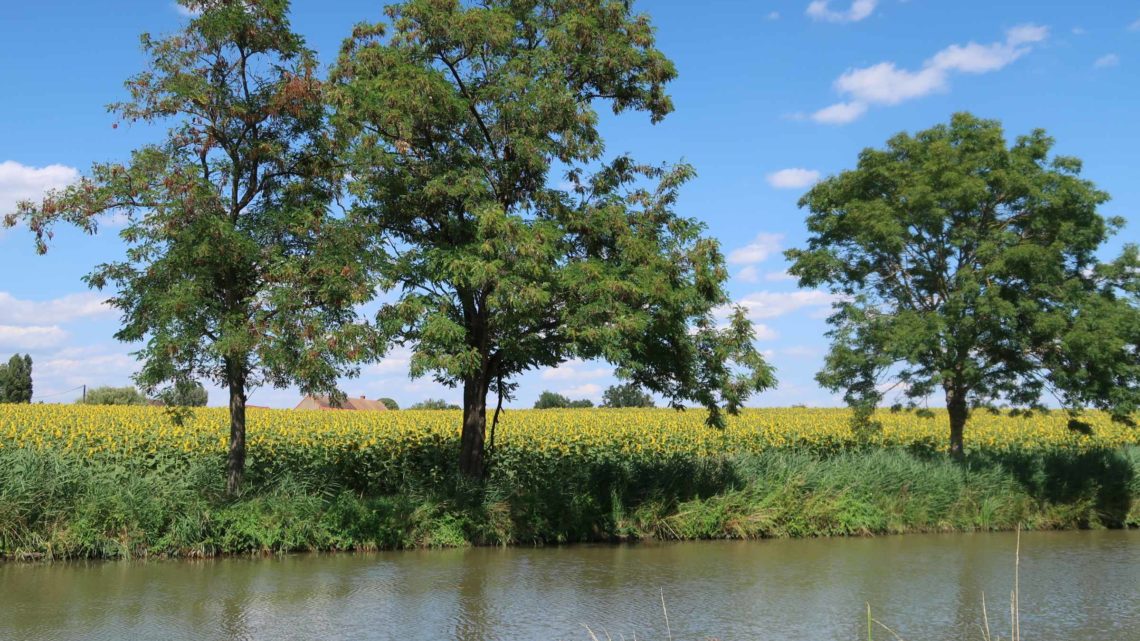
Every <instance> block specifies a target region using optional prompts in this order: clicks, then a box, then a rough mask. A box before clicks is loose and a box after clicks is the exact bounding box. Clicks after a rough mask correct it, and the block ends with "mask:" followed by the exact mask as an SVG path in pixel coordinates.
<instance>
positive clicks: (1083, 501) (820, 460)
mask: <svg viewBox="0 0 1140 641" xmlns="http://www.w3.org/2000/svg"><path fill="white" fill-rule="evenodd" d="M457 417H458V412H448V411H418V412H417V411H401V412H384V413H363V412H336V413H327V412H301V411H277V410H253V411H251V412H250V426H251V429H250V439H249V448H250V459H249V481H250V483H249V486H248V487H247V488H246V489H245V491H243V493H242V494H240V495H239V496H237V497H234V498H227V496H226V492H225V490H226V488H225V478H224V476H223V475H222V474H221V473H220V471H221V469H222V468H223V466H224V464H225V454H226V449H227V439H226V437H227V434H228V432H227V425H228V423H227V419H226V411H225V410H224V409H200V410H196V411H195V412H194V414H193V415H192V416H191V417H190V418H189V419H187V420H185V421H184V422H182V423H181V424H178V423H176V422H174V421H172V420H171V418H170V416H169V415H168V414H166V413H164V412H163V410H162V409H160V408H148V407H87V406H47V405H38V406H36V405H0V553H2V554H3V555H4V556H7V557H15V558H44V557H54V558H61V557H108V558H116V557H131V556H143V555H171V556H183V555H191V556H204V555H214V554H224V553H248V552H269V551H272V552H283V551H297V550H334V549H345V550H347V549H377V548H406V547H418V546H456V545H468V544H495V545H498V544H512V543H523V544H533V543H556V542H575V541H597V540H603V541H604V540H623V539H624V540H635V539H648V538H656V539H700V538H721V537H742V538H743V537H784V536H816V535H843V534H854V535H862V534H874V533H887V532H908V531H930V530H939V531H942V530H979V529H1006V528H1013V527H1015V526H1016V524H1018V523H1023V524H1025V526H1026V527H1029V528H1076V527H1123V526H1140V432H1137V431H1135V430H1131V429H1129V428H1126V427H1124V426H1121V425H1119V424H1116V423H1113V422H1111V421H1110V420H1109V419H1108V417H1107V416H1104V415H1099V414H1091V415H1089V416H1088V417H1087V418H1088V422H1089V424H1090V425H1091V427H1092V433H1091V434H1087V433H1080V432H1074V431H1071V430H1069V429H1068V428H1067V427H1066V424H1067V417H1066V416H1064V415H1062V414H1051V415H1049V414H1037V415H1035V416H1030V417H1009V416H1003V415H990V414H979V415H978V416H976V417H975V419H974V420H973V421H972V423H971V426H972V432H971V435H970V436H971V439H970V442H971V443H972V444H973V447H972V448H971V449H970V451H969V453H968V457H967V459H966V461H965V462H964V463H961V464H960V463H956V462H954V461H951V460H949V459H948V458H947V457H946V456H945V455H944V454H943V452H944V450H945V448H946V443H945V439H944V435H943V424H944V418H945V417H944V416H940V415H938V413H936V414H935V416H934V417H933V418H922V417H921V416H919V415H917V414H915V413H907V412H900V413H889V412H884V413H881V414H880V415H878V416H877V417H876V418H877V419H878V420H879V421H880V422H881V424H882V429H881V430H880V431H878V432H876V433H873V434H870V435H868V436H866V437H864V440H858V439H857V438H856V437H855V436H854V435H853V433H852V432H851V430H850V429H849V424H848V421H849V418H850V414H849V413H848V411H846V410H825V409H772V410H748V411H745V412H744V413H743V414H742V415H741V416H739V417H735V418H733V419H731V420H730V421H729V423H728V425H727V427H726V428H725V429H723V430H717V429H714V428H710V427H708V426H706V425H704V423H703V421H704V416H703V414H702V413H700V412H675V411H672V410H522V411H509V412H507V413H506V414H505V416H504V417H503V420H502V421H501V423H500V425H499V426H498V428H497V430H496V434H495V444H494V449H493V450H492V461H493V462H492V465H491V467H490V469H489V472H488V478H487V480H486V482H485V483H484V484H482V485H480V484H472V483H470V482H467V481H463V480H461V476H460V475H459V474H458V473H457V469H456V463H455V456H454V452H455V451H456V449H457V448H458V446H459V441H458V439H459V431H458V427H457V424H458V421H457V420H456V419H457Z"/></svg>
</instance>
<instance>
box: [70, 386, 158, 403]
mask: <svg viewBox="0 0 1140 641" xmlns="http://www.w3.org/2000/svg"><path fill="white" fill-rule="evenodd" d="M80 402H81V403H86V404H87V405H146V396H143V394H142V392H139V391H138V390H137V389H135V388H134V387H96V388H94V389H91V390H87V398H86V399H85V400H82V401H80Z"/></svg>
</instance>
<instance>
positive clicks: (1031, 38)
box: [1005, 23, 1049, 47]
mask: <svg viewBox="0 0 1140 641" xmlns="http://www.w3.org/2000/svg"><path fill="white" fill-rule="evenodd" d="M1005 36H1006V41H1007V42H1008V43H1009V44H1010V45H1012V46H1015V47H1016V46H1017V45H1023V44H1031V43H1035V42H1044V41H1045V40H1046V39H1047V38H1048V37H1049V27H1043V26H1041V25H1038V24H1032V23H1027V24H1020V25H1017V26H1016V27H1013V28H1011V29H1010V30H1008V31H1006V32H1005Z"/></svg>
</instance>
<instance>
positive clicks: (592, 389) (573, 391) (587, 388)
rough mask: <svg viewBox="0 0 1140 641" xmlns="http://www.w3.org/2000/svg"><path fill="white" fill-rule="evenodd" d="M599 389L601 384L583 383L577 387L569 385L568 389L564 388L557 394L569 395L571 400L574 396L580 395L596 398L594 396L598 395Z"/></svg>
mask: <svg viewBox="0 0 1140 641" xmlns="http://www.w3.org/2000/svg"><path fill="white" fill-rule="evenodd" d="M601 391H602V386H601V385H595V384H594V383H586V384H585V385H579V386H577V387H571V388H569V389H564V390H562V391H560V392H559V394H562V395H564V396H569V397H571V399H572V400H573V399H574V398H582V397H586V398H591V399H596V398H598V395H599V394H600V393H601Z"/></svg>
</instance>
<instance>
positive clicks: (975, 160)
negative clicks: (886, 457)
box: [786, 114, 1140, 456]
mask: <svg viewBox="0 0 1140 641" xmlns="http://www.w3.org/2000/svg"><path fill="white" fill-rule="evenodd" d="M1052 147H1053V140H1052V138H1050V137H1049V136H1047V135H1046V134H1045V132H1044V131H1041V130H1036V131H1034V132H1032V133H1031V134H1029V135H1027V136H1022V137H1019V138H1018V139H1017V140H1016V141H1015V142H1014V143H1013V144H1012V145H1008V146H1007V144H1006V141H1005V137H1004V134H1003V131H1002V128H1001V125H1000V124H999V123H998V122H996V121H992V120H981V119H978V118H975V117H974V116H971V115H969V114H957V115H955V116H954V117H953V118H952V119H951V121H950V123H949V124H945V125H939V126H936V127H934V128H932V129H928V130H925V131H921V132H918V133H916V134H914V135H908V134H899V135H897V136H895V137H893V138H891V139H890V140H889V141H888V142H887V146H886V148H885V149H867V150H864V151H863V153H861V154H860V156H859V162H858V166H857V167H856V168H855V169H853V170H850V171H844V172H842V173H840V174H839V175H837V176H833V177H831V178H828V179H827V180H824V181H822V182H820V183H819V184H817V185H816V186H815V187H813V188H812V189H811V191H809V192H808V193H807V194H806V195H805V196H804V197H803V198H802V199H801V201H800V206H801V207H806V208H807V209H808V210H809V212H810V213H809V215H808V218H807V225H808V230H809V232H810V235H809V238H808V243H807V247H806V248H803V249H793V250H790V251H788V252H787V254H786V255H787V258H788V259H789V260H790V261H791V262H792V267H791V269H790V272H791V273H792V274H794V275H795V276H798V277H799V283H800V286H801V287H827V288H828V289H830V290H831V292H833V293H834V294H836V295H838V298H839V300H840V302H839V303H837V305H836V313H835V314H834V315H833V316H832V317H831V318H830V319H829V322H830V324H831V325H832V330H831V332H830V333H829V336H830V337H831V340H832V346H831V351H830V353H829V355H828V356H827V360H826V363H825V366H824V369H823V371H822V372H820V374H819V375H818V376H817V380H819V382H820V383H821V384H822V385H824V386H825V387H827V388H828V389H830V390H834V391H840V390H841V391H843V393H844V396H845V398H846V400H847V402H848V403H849V404H850V405H852V406H853V407H855V408H856V409H858V410H860V416H863V417H869V410H870V409H871V408H872V407H874V406H875V405H877V404H878V403H879V402H880V401H881V400H882V398H883V395H884V392H883V389H884V382H885V381H887V382H889V381H890V380H893V381H894V382H895V385H894V386H893V387H891V389H894V390H897V392H898V393H899V394H900V395H901V396H903V397H905V398H907V399H909V400H908V404H909V405H911V406H915V405H916V404H917V403H918V402H920V401H921V400H922V399H925V398H926V397H928V396H930V395H931V394H933V393H935V392H936V391H941V392H942V393H943V394H944V395H945V397H946V404H947V408H948V409H949V410H950V418H951V452H952V453H955V454H957V455H959V456H960V455H961V452H962V430H963V427H964V425H965V423H966V420H967V417H968V413H969V410H970V408H978V407H990V406H993V405H996V404H998V403H1008V404H1011V405H1015V406H1024V407H1029V408H1041V407H1042V401H1041V399H1042V396H1043V395H1046V394H1049V395H1051V396H1055V397H1056V398H1058V399H1059V400H1060V401H1061V402H1062V403H1063V404H1064V406H1065V407H1066V408H1068V409H1069V410H1070V411H1076V410H1078V409H1079V408H1081V407H1085V406H1093V407H1097V408H1103V409H1106V410H1109V411H1111V412H1112V413H1113V415H1114V417H1115V418H1118V419H1122V420H1123V419H1126V418H1127V417H1128V416H1129V415H1130V414H1132V413H1133V412H1135V411H1136V410H1137V408H1138V404H1140V309H1138V306H1137V296H1138V295H1140V259H1138V252H1137V248H1136V247H1135V246H1133V245H1127V246H1126V247H1125V249H1124V252H1123V254H1122V255H1121V256H1120V257H1119V258H1118V259H1116V260H1114V261H1112V262H1102V261H1101V260H1100V259H1099V258H1098V252H1099V251H1100V250H1101V249H1102V248H1103V247H1104V244H1105V242H1106V241H1107V240H1108V239H1109V237H1110V236H1111V235H1112V234H1113V233H1114V232H1116V231H1117V230H1118V229H1119V228H1120V227H1121V226H1122V225H1123V221H1122V220H1121V219H1118V218H1105V217H1103V216H1102V215H1101V214H1100V213H1098V209H1099V207H1100V206H1101V205H1102V204H1104V202H1105V201H1107V200H1108V194H1106V193H1104V192H1103V191H1100V190H1098V189H1097V188H1096V186H1095V185H1093V183H1091V182H1090V181H1088V180H1084V179H1082V178H1080V176H1079V172H1080V169H1081V162H1080V161H1079V160H1077V159H1076V158H1070V157H1063V156H1050V151H1051V149H1052Z"/></svg>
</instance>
